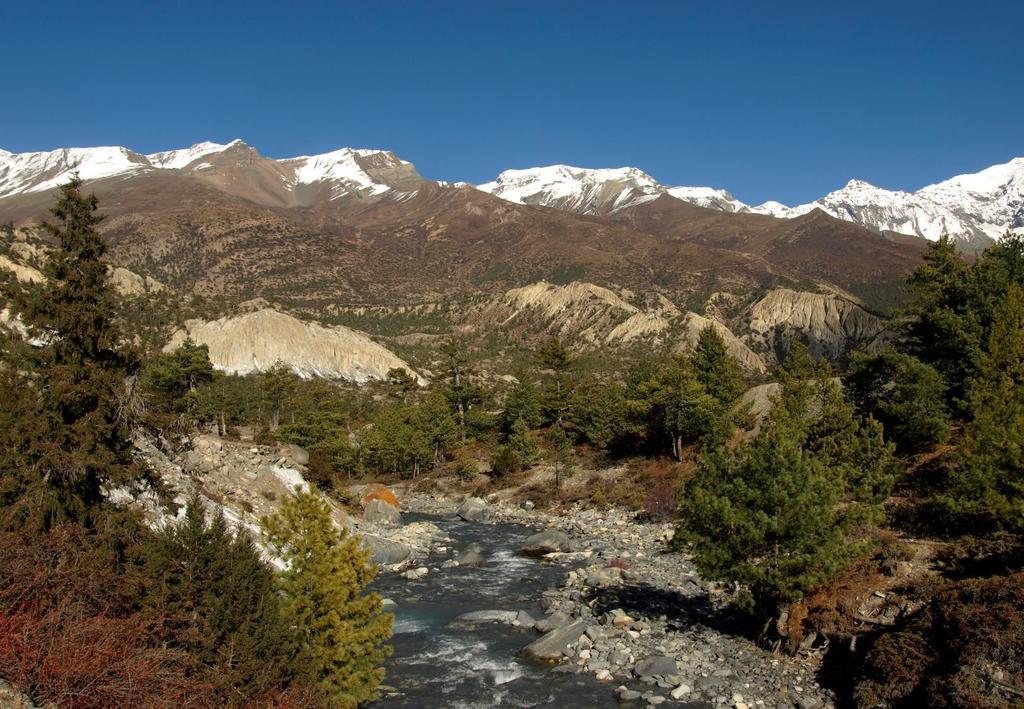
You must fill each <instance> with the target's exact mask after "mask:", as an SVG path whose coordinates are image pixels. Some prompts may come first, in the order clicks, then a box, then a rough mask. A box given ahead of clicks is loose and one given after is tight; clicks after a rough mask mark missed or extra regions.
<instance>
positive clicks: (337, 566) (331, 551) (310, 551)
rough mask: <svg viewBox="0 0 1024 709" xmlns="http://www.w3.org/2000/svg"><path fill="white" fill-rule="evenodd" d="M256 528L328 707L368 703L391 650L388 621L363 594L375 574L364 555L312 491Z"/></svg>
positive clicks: (376, 603) (370, 596)
mask: <svg viewBox="0 0 1024 709" xmlns="http://www.w3.org/2000/svg"><path fill="white" fill-rule="evenodd" d="M263 527H264V531H265V533H266V537H267V540H268V542H269V544H270V546H271V548H272V549H273V551H274V552H275V553H276V554H277V555H278V556H279V557H280V558H281V559H282V560H284V562H285V564H286V565H287V566H286V568H285V569H284V570H283V571H281V572H280V574H279V576H278V579H279V587H280V591H281V595H282V598H283V601H282V602H283V604H284V609H283V612H284V615H285V618H287V619H288V621H289V623H291V624H292V625H293V626H294V627H295V628H296V629H297V631H298V633H299V637H300V644H301V649H302V652H303V654H304V656H305V658H306V659H307V661H308V662H309V663H311V666H312V667H313V669H314V671H315V673H316V677H317V682H318V684H319V686H320V688H321V690H322V691H323V692H324V694H325V695H326V696H327V697H328V699H329V702H330V704H331V706H336V707H343V708H345V709H348V708H350V707H352V708H354V707H356V706H358V705H360V704H362V703H363V702H367V701H370V700H371V699H373V698H375V697H376V694H377V687H378V686H379V685H380V683H381V680H382V679H383V677H384V670H383V669H382V668H381V667H380V665H381V663H382V662H383V661H384V659H385V658H386V657H387V656H388V655H389V654H390V652H391V648H390V647H389V646H388V645H387V644H386V643H387V641H388V640H389V639H390V637H391V623H392V616H391V615H388V614H384V613H382V612H381V608H382V606H381V599H380V596H378V595H377V594H375V593H367V592H366V588H367V586H368V585H369V583H370V582H371V581H372V580H373V577H374V575H375V574H376V568H375V567H374V566H373V565H371V564H370V561H369V559H370V553H369V552H368V551H367V550H365V549H364V548H363V547H362V546H360V544H359V540H358V539H357V538H356V537H354V536H352V535H350V534H349V533H348V531H347V530H346V529H345V528H343V527H341V528H338V527H336V526H335V524H334V521H333V520H332V517H331V508H330V506H328V504H327V503H326V502H325V501H324V500H323V499H322V498H321V497H320V496H319V495H318V494H317V493H316V492H315V491H314V492H309V493H303V492H300V493H298V494H297V495H296V497H294V498H289V499H287V500H286V501H285V502H284V504H283V505H282V507H281V509H280V510H279V511H278V512H277V513H276V514H275V515H273V516H271V517H269V518H266V519H264V520H263Z"/></svg>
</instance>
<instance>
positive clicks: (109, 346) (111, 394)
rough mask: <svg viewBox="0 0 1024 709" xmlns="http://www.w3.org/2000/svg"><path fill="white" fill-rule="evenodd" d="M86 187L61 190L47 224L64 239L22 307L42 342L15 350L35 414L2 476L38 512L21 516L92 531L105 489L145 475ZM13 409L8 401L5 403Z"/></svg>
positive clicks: (128, 373) (92, 200)
mask: <svg viewBox="0 0 1024 709" xmlns="http://www.w3.org/2000/svg"><path fill="white" fill-rule="evenodd" d="M81 185H82V183H81V180H79V179H78V178H77V177H75V178H72V179H71V180H70V181H69V182H68V183H66V184H64V185H62V186H61V188H60V194H59V196H58V198H57V205H56V206H55V207H54V208H53V209H52V210H51V212H52V214H53V216H54V217H56V219H57V223H56V224H51V223H46V224H44V225H43V226H44V228H45V230H46V231H47V232H48V233H49V234H50V235H51V236H52V237H53V238H54V239H55V240H56V241H57V242H58V247H57V248H56V249H55V250H54V252H53V253H52V254H51V256H50V259H49V261H48V262H47V264H46V268H45V272H46V275H47V277H48V278H47V281H46V282H45V283H43V284H39V285H37V286H36V287H35V288H34V289H33V290H32V291H30V292H29V293H28V295H27V297H24V298H23V299H22V302H21V304H20V305H21V313H22V316H23V318H24V320H25V323H26V325H27V326H28V327H29V330H30V334H31V335H32V336H33V337H34V338H35V341H36V342H37V343H40V344H39V346H36V347H25V346H23V347H19V348H14V349H13V350H11V351H9V354H12V353H14V352H16V354H15V355H14V356H16V357H17V359H16V361H14V362H13V366H14V367H15V368H16V369H17V371H18V372H19V375H18V379H19V380H20V381H21V384H20V385H21V386H25V387H30V388H31V392H32V393H31V397H32V399H33V401H32V402H31V406H30V409H31V413H30V415H27V416H25V415H24V412H22V415H21V416H20V417H19V419H18V420H16V421H15V425H16V426H17V427H18V429H17V434H16V438H18V439H19V440H20V441H21V445H20V447H21V450H22V451H23V455H22V457H21V464H20V465H19V466H17V468H16V469H15V470H13V471H5V472H8V474H9V475H11V480H9V481H8V485H6V487H8V488H9V489H10V492H9V493H8V495H9V496H10V497H11V498H20V500H21V501H22V502H24V503H26V505H28V507H31V508H32V509H31V510H29V509H28V507H26V506H21V509H20V511H19V513H18V515H17V516H18V518H19V519H21V520H22V521H26V520H27V519H29V517H31V518H32V519H33V520H34V521H35V522H36V523H40V524H42V525H43V526H49V525H51V524H53V523H55V522H57V521H59V520H62V519H74V520H78V521H81V522H85V523H87V524H91V523H92V522H93V521H94V517H95V514H96V513H97V511H98V505H99V502H100V501H101V500H102V497H103V495H102V492H101V490H102V488H103V487H104V485H106V484H108V483H110V484H121V483H125V482H128V481H130V480H132V479H134V478H135V477H137V476H138V475H139V473H140V471H139V468H138V466H137V465H136V464H135V463H134V462H133V461H132V458H131V454H130V445H131V444H130V430H129V421H128V418H129V416H128V411H129V406H128V404H129V403H130V400H131V396H132V390H133V382H134V378H133V377H132V375H134V373H135V371H136V369H137V361H136V358H135V356H134V354H133V353H132V352H131V351H130V350H129V349H128V348H127V347H126V346H125V345H124V340H123V338H122V335H121V332H120V331H119V329H118V327H117V326H116V325H115V322H114V317H115V311H114V297H113V294H112V291H111V290H110V287H109V285H108V283H107V264H106V262H105V261H104V260H103V256H104V253H105V250H106V247H105V244H104V241H103V239H102V237H101V236H100V234H99V232H98V231H97V230H96V227H97V225H98V224H99V223H100V221H101V219H102V217H101V216H100V215H98V214H97V213H96V210H97V200H96V197H95V196H94V195H90V196H88V197H85V196H83V195H82V193H81V191H80V188H81ZM8 366H12V365H10V364H9V365H8ZM9 403H10V402H9V401H8V397H4V402H3V404H0V405H3V406H7V405H8V404H9ZM21 403H22V404H25V402H24V401H22V402H21ZM29 490H34V491H36V493H38V494H33V495H27V494H26V493H27V492H28V491H29ZM30 500H31V502H29V501H30Z"/></svg>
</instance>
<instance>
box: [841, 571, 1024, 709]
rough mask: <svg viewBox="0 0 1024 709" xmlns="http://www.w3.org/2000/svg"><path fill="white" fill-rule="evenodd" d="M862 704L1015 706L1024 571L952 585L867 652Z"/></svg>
mask: <svg viewBox="0 0 1024 709" xmlns="http://www.w3.org/2000/svg"><path fill="white" fill-rule="evenodd" d="M856 699H857V701H858V703H859V704H860V705H861V706H865V707H869V706H893V707H904V706H905V707H911V706H931V707H1000V708H1002V707H1007V708H1008V707H1015V706H1020V705H1021V703H1022V699H1024V574H1020V573H1019V574H1014V575H1011V576H1001V577H993V578H989V579H981V580H978V579H975V580H970V581H961V582H957V583H951V584H946V585H945V586H944V587H941V588H939V589H937V590H935V591H934V592H933V593H932V594H931V596H930V598H929V602H928V604H927V605H926V606H925V607H924V609H923V610H922V611H921V612H920V613H918V614H916V615H915V616H913V617H912V618H910V619H908V620H906V621H905V622H903V623H901V624H900V625H899V626H897V627H896V628H895V629H893V630H892V631H889V632H886V633H884V634H882V635H880V636H879V637H878V638H877V639H876V640H875V641H874V643H873V644H872V647H871V648H870V650H869V651H868V652H867V655H866V657H865V661H864V665H863V673H862V677H861V679H860V682H859V683H858V685H857V690H856Z"/></svg>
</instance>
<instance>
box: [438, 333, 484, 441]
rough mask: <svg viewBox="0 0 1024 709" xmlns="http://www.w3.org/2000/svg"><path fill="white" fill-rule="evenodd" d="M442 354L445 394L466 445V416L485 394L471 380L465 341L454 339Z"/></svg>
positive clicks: (443, 347) (467, 349) (460, 437)
mask: <svg viewBox="0 0 1024 709" xmlns="http://www.w3.org/2000/svg"><path fill="white" fill-rule="evenodd" d="M441 353H442V354H443V355H444V362H443V364H442V370H441V376H442V379H443V380H444V381H445V394H446V396H447V397H448V401H449V402H450V404H451V407H452V411H453V412H454V413H455V415H456V418H457V420H458V424H459V439H460V440H461V441H462V443H463V444H465V443H466V414H467V412H468V411H469V409H470V408H472V407H473V406H474V405H475V404H477V403H479V402H480V401H481V400H482V398H483V394H482V392H481V391H480V388H479V387H478V386H476V385H475V384H474V383H473V382H472V380H471V378H472V374H473V370H472V367H471V366H470V358H469V348H467V347H466V343H465V342H464V341H463V340H461V339H458V338H455V337H452V338H451V339H449V340H448V341H447V342H445V343H444V345H442V347H441Z"/></svg>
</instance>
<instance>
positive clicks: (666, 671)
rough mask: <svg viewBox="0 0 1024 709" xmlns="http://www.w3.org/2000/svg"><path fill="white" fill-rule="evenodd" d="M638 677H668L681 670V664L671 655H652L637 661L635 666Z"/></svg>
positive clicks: (634, 669)
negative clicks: (677, 663)
mask: <svg viewBox="0 0 1024 709" xmlns="http://www.w3.org/2000/svg"><path fill="white" fill-rule="evenodd" d="M633 671H634V672H636V676H637V677H667V676H671V675H674V674H676V673H678V672H679V666H678V665H676V661H675V660H673V659H672V658H671V657H666V656H665V655H652V656H651V657H648V658H645V659H643V660H641V661H640V662H638V663H636V667H634V668H633Z"/></svg>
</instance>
